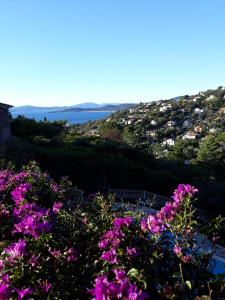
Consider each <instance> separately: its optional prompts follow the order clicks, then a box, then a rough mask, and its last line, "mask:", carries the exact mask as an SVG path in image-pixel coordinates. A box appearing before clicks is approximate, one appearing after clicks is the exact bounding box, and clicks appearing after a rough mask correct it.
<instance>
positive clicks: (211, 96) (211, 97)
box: [206, 95, 216, 101]
mask: <svg viewBox="0 0 225 300" xmlns="http://www.w3.org/2000/svg"><path fill="white" fill-rule="evenodd" d="M215 98H216V97H215V96H214V95H210V96H209V97H208V98H206V101H210V100H214V99H215Z"/></svg>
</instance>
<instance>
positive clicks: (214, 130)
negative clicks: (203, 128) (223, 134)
mask: <svg viewBox="0 0 225 300" xmlns="http://www.w3.org/2000/svg"><path fill="white" fill-rule="evenodd" d="M209 132H210V133H215V132H217V129H216V128H210V129H209Z"/></svg>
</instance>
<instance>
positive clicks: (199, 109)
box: [194, 107, 204, 114]
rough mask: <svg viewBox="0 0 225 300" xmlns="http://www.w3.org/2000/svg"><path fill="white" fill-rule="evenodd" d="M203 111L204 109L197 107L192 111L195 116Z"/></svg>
mask: <svg viewBox="0 0 225 300" xmlns="http://www.w3.org/2000/svg"><path fill="white" fill-rule="evenodd" d="M203 111H204V109H201V108H199V107H196V108H195V110H194V112H195V113H196V114H201V113H202V112H203Z"/></svg>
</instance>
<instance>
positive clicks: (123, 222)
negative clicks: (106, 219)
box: [113, 216, 133, 230]
mask: <svg viewBox="0 0 225 300" xmlns="http://www.w3.org/2000/svg"><path fill="white" fill-rule="evenodd" d="M132 222H133V218H132V217H130V216H128V217H123V218H115V220H114V221H113V227H114V228H115V229H117V230H120V229H121V228H122V227H129V226H130V224H131V223H132Z"/></svg>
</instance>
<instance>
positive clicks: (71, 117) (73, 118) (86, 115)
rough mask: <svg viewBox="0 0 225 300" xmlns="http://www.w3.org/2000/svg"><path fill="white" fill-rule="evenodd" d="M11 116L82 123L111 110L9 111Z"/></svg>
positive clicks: (97, 118)
mask: <svg viewBox="0 0 225 300" xmlns="http://www.w3.org/2000/svg"><path fill="white" fill-rule="evenodd" d="M10 112H11V115H12V117H13V118H16V117H17V116H18V115H22V116H25V117H26V118H31V119H35V120H36V121H43V120H44V118H46V119H47V120H48V121H59V120H65V121H67V123H68V124H82V123H86V122H88V121H95V120H101V119H104V118H107V117H108V116H110V115H111V114H112V113H113V112H112V111H84V112H54V113H52V112H49V111H38V110H34V111H10Z"/></svg>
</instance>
